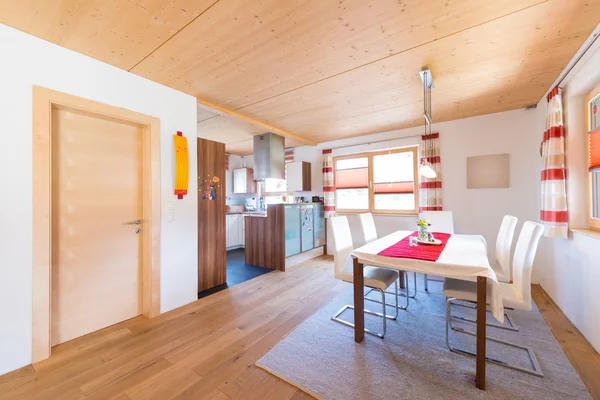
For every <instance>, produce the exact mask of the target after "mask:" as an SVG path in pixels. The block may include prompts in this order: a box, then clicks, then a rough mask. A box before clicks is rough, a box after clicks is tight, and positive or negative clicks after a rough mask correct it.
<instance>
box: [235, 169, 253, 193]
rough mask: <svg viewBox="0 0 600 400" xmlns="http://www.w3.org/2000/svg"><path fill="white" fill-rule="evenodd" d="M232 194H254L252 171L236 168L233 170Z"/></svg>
mask: <svg viewBox="0 0 600 400" xmlns="http://www.w3.org/2000/svg"><path fill="white" fill-rule="evenodd" d="M233 193H256V182H255V181H254V170H253V169H252V168H238V169H234V170H233Z"/></svg>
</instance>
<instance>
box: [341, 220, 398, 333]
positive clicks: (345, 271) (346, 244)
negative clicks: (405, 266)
mask: <svg viewBox="0 0 600 400" xmlns="http://www.w3.org/2000/svg"><path fill="white" fill-rule="evenodd" d="M329 222H330V224H331V232H332V234H333V244H334V255H333V263H334V276H335V278H336V279H340V280H342V281H344V282H348V283H353V282H354V267H353V261H352V257H351V256H350V255H351V253H352V250H353V249H354V247H353V246H354V245H353V243H352V234H351V233H350V225H349V224H348V218H346V217H345V216H337V217H331V218H329ZM363 273H364V285H365V286H366V287H368V288H371V289H374V290H377V291H378V292H379V293H380V294H381V305H382V312H381V313H378V312H374V311H369V310H367V309H365V313H367V314H371V315H376V316H378V317H381V318H382V321H383V331H382V332H375V331H371V330H369V329H368V328H365V332H366V333H368V334H371V335H374V336H378V337H380V338H383V337H384V336H385V334H386V330H387V322H386V320H387V319H392V320H395V319H397V318H398V297H397V296H396V314H395V315H387V313H386V303H385V290H386V289H387V288H389V287H390V286H392V285H395V286H396V292H397V291H398V280H397V279H398V271H394V270H390V269H385V268H377V267H371V266H365V267H364V272H363ZM365 300H371V299H369V298H366V297H365ZM348 309H351V310H353V309H354V306H352V305H349V304H348V305H345V306H344V307H342V308H341V309H340V310H339V311H338V312H337V313H336V314H335V315H334V316H333V317H331V319H332V320H333V321H336V322H339V323H341V324H343V325H346V326H350V327H354V324H353V323H351V322H348V321H345V320H343V319H341V318H340V315H341V314H342V313H343V312H344V311H346V310H348Z"/></svg>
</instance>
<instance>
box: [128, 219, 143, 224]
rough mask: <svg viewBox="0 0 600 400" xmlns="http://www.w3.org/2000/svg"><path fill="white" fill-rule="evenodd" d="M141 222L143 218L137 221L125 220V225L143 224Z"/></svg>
mask: <svg viewBox="0 0 600 400" xmlns="http://www.w3.org/2000/svg"><path fill="white" fill-rule="evenodd" d="M141 224H142V220H141V219H136V220H135V221H129V222H125V225H141Z"/></svg>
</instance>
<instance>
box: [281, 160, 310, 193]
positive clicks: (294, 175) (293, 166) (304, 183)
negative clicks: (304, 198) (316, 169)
mask: <svg viewBox="0 0 600 400" xmlns="http://www.w3.org/2000/svg"><path fill="white" fill-rule="evenodd" d="M286 168H287V178H286V179H287V190H288V191H295V192H310V191H311V190H312V188H311V165H310V163H308V162H305V161H296V162H291V163H288V164H286Z"/></svg>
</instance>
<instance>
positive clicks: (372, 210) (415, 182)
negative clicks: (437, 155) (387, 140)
mask: <svg viewBox="0 0 600 400" xmlns="http://www.w3.org/2000/svg"><path fill="white" fill-rule="evenodd" d="M408 152H412V153H413V191H414V192H413V196H414V199H415V208H414V209H412V210H378V209H375V190H374V184H373V157H375V156H379V155H386V154H395V153H408ZM353 158H367V159H368V164H367V168H368V183H367V189H368V192H369V195H368V198H369V207H368V209H362V210H361V209H358V210H357V209H341V208H338V207H337V199H336V207H335V212H336V213H340V214H361V213H366V212H370V213H371V214H384V215H418V214H419V146H409V147H402V148H397V149H392V150H384V151H372V152H364V153H356V154H347V155H342V156H334V157H333V190H334V193H336V197H337V190H338V189H337V184H336V182H335V176H336V173H335V172H336V166H337V161H338V160H348V159H353Z"/></svg>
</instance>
